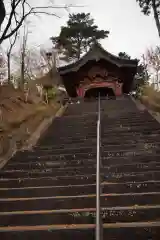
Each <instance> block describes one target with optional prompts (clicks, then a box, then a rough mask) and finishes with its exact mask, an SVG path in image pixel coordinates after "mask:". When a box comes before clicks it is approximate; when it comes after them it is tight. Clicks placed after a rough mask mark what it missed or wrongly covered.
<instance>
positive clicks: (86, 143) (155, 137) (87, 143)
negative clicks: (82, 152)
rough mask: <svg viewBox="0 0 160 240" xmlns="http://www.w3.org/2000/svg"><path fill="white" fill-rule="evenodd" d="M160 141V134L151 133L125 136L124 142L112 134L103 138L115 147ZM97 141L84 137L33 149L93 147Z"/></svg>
mask: <svg viewBox="0 0 160 240" xmlns="http://www.w3.org/2000/svg"><path fill="white" fill-rule="evenodd" d="M159 141H160V135H159V134H150V135H149V136H147V138H146V137H145V136H139V135H136V136H133V137H132V138H131V137H130V136H124V137H123V142H122V137H121V135H120V136H116V135H114V136H111V137H110V138H107V137H106V138H103V139H102V141H101V142H102V145H107V146H112V145H114V146H115V147H116V146H117V145H118V146H119V145H121V144H122V145H123V144H134V143H135V144H136V143H138V142H139V143H141V142H142V143H144V142H145V143H153V142H159ZM96 143H97V139H96V138H93V139H84V140H80V139H78V140H77V141H75V143H73V142H66V143H61V144H58V143H56V142H55V143H52V144H43V145H42V144H41V145H38V144H37V145H36V146H35V147H34V148H33V150H47V149H53V150H54V149H64V148H67V149H68V148H72V149H73V148H78V147H91V146H92V145H93V144H96Z"/></svg>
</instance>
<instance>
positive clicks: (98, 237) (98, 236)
mask: <svg viewBox="0 0 160 240" xmlns="http://www.w3.org/2000/svg"><path fill="white" fill-rule="evenodd" d="M100 132H101V101H100V96H99V97H98V120H97V167H96V240H102V221H101V204H100V196H101V177H100V169H101V160H100V159H101V157H100V145H101V133H100Z"/></svg>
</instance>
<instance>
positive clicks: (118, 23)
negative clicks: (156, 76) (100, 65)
mask: <svg viewBox="0 0 160 240" xmlns="http://www.w3.org/2000/svg"><path fill="white" fill-rule="evenodd" d="M38 1H39V4H41V5H45V4H46V1H47V0H38ZM50 1H51V0H50ZM33 2H37V0H32V3H33ZM54 2H55V4H57V5H63V4H65V3H67V4H69V3H72V4H74V5H77V6H82V7H77V8H71V9H70V10H69V11H70V13H72V12H89V13H90V14H91V16H92V17H93V18H94V19H95V24H97V25H98V27H99V28H100V29H104V30H109V31H110V34H109V37H108V38H106V39H105V40H103V41H102V45H103V47H104V48H105V49H106V50H107V51H109V52H111V53H113V54H116V55H117V54H118V53H119V52H120V51H121V52H126V53H128V54H129V55H131V57H132V58H140V57H141V56H142V54H144V53H145V52H146V50H147V48H150V47H155V46H156V45H159V37H158V32H157V29H156V25H155V21H154V18H153V16H144V15H143V14H142V13H141V11H140V8H139V5H138V4H137V2H136V0H57V1H56V0H55V1H54ZM55 12H56V13H57V14H58V15H59V16H60V18H57V17H53V16H52V17H48V16H43V17H41V18H36V19H34V20H33V21H32V24H31V26H30V31H31V32H32V33H31V34H30V37H29V44H30V45H32V46H39V45H42V46H44V47H48V46H50V45H51V42H50V41H49V40H48V39H49V38H50V37H51V36H57V35H58V34H59V32H60V28H61V26H63V25H65V24H66V21H67V19H68V12H67V11H65V10H56V11H55Z"/></svg>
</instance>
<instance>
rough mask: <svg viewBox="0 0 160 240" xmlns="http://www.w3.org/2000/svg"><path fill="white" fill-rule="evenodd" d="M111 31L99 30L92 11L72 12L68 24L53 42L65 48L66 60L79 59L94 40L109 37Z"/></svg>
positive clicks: (53, 38)
mask: <svg viewBox="0 0 160 240" xmlns="http://www.w3.org/2000/svg"><path fill="white" fill-rule="evenodd" d="M108 34H109V31H105V30H99V29H98V26H97V25H95V24H94V19H93V18H91V15H90V13H87V14H86V13H78V14H70V15H69V20H68V21H67V26H63V27H62V28H61V32H60V35H59V36H58V37H52V38H51V40H52V42H53V43H54V44H55V45H56V46H57V45H58V46H61V47H62V48H63V54H64V56H65V57H64V59H65V60H73V59H79V58H80V56H81V54H82V53H84V52H86V51H87V50H88V48H89V47H90V46H91V44H93V43H94V42H98V41H99V40H101V39H104V38H106V37H108Z"/></svg>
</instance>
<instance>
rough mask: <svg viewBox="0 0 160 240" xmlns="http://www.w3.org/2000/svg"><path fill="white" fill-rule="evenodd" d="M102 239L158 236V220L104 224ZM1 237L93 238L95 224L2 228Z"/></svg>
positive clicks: (142, 239) (18, 239)
mask: <svg viewBox="0 0 160 240" xmlns="http://www.w3.org/2000/svg"><path fill="white" fill-rule="evenodd" d="M103 227H104V229H103V239H108V240H113V239H114V240H119V239H123V240H128V239H130V240H135V239H136V240H150V239H159V238H160V223H159V222H150V223H148V222H142V223H139V222H137V223H134V222H133V223H128V224H127V223H119V224H104V225H103ZM0 231H1V233H0V234H1V237H2V239H5V240H11V239H12V240H21V239H23V240H28V239H29V240H35V239H39V240H43V239H48V240H53V239H56V240H64V239H65V240H70V239H76V240H82V239H84V240H93V239H95V224H90V225H87V224H85V225H74V226H73V225H69V226H66V225H60V226H59V225H51V226H50V225H49V226H47V225H45V226H42V227H39V228H38V227H37V226H33V227H28V228H27V227H26V228H25V227H19V228H18V227H17V228H16V227H15V228H13V227H11V228H3V231H2V230H0Z"/></svg>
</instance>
